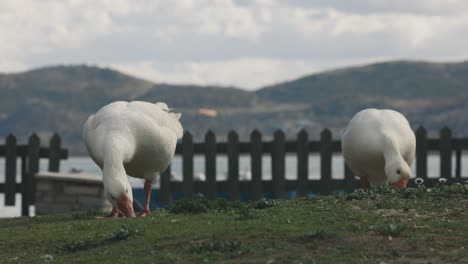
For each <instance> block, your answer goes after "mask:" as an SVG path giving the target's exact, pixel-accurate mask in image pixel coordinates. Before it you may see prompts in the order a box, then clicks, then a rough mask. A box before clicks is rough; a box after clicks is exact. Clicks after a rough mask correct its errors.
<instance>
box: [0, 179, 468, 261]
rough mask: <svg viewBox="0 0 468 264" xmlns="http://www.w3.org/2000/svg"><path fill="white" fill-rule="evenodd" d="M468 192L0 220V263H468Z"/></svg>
mask: <svg viewBox="0 0 468 264" xmlns="http://www.w3.org/2000/svg"><path fill="white" fill-rule="evenodd" d="M466 208H468V185H452V186H440V187H436V188H433V189H431V190H430V191H428V189H426V188H424V187H418V188H415V189H407V190H394V189H391V188H376V189H373V190H371V191H369V192H368V193H362V192H354V193H352V194H348V195H345V196H331V195H330V196H319V197H314V198H301V199H295V200H275V201H272V200H260V201H257V202H252V203H241V202H227V201H224V200H215V201H208V200H206V199H205V198H204V197H202V196H197V197H196V198H195V199H194V200H181V201H178V202H177V203H175V204H174V205H172V206H171V207H170V208H168V209H167V210H158V211H155V212H153V213H152V214H151V215H150V216H149V217H146V218H134V219H125V218H120V219H105V218H99V216H100V215H101V214H100V213H96V212H79V213H72V214H63V215H51V216H38V217H31V218H27V217H22V218H13V219H3V220H0V249H1V250H0V263H220V262H221V263H239V262H241V263H379V262H386V263H413V262H416V263H427V262H432V263H467V262H468V246H467V245H468V210H467V209H466Z"/></svg>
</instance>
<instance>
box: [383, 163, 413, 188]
mask: <svg viewBox="0 0 468 264" xmlns="http://www.w3.org/2000/svg"><path fill="white" fill-rule="evenodd" d="M385 174H386V176H387V182H388V183H389V184H390V185H393V186H394V187H395V188H399V189H402V188H406V185H407V184H408V180H409V179H410V178H411V168H410V167H409V166H408V164H407V163H406V162H405V161H404V160H403V159H398V160H396V161H392V162H389V163H388V164H385Z"/></svg>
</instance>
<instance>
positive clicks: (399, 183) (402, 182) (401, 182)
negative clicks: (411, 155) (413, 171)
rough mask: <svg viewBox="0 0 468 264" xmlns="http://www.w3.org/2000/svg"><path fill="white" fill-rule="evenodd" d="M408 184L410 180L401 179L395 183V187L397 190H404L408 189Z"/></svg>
mask: <svg viewBox="0 0 468 264" xmlns="http://www.w3.org/2000/svg"><path fill="white" fill-rule="evenodd" d="M407 184H408V180H405V179H400V180H399V181H397V182H395V183H394V184H393V186H394V187H395V188H397V189H404V188H406V185H407Z"/></svg>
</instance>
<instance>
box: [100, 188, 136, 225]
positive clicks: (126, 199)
mask: <svg viewBox="0 0 468 264" xmlns="http://www.w3.org/2000/svg"><path fill="white" fill-rule="evenodd" d="M104 195H105V197H106V198H107V200H108V201H109V202H110V203H111V204H112V206H113V208H115V209H117V211H118V212H119V215H123V216H126V217H135V212H134V210H133V193H132V187H131V186H130V183H129V182H128V181H119V180H114V181H110V182H109V183H108V184H106V183H104Z"/></svg>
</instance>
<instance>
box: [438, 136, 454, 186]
mask: <svg viewBox="0 0 468 264" xmlns="http://www.w3.org/2000/svg"><path fill="white" fill-rule="evenodd" d="M439 142H440V145H439V148H440V177H443V178H452V132H451V131H450V129H449V128H448V127H444V128H442V129H441V130H440V141H439Z"/></svg>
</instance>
